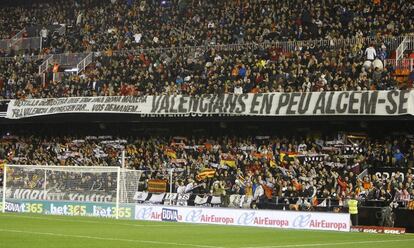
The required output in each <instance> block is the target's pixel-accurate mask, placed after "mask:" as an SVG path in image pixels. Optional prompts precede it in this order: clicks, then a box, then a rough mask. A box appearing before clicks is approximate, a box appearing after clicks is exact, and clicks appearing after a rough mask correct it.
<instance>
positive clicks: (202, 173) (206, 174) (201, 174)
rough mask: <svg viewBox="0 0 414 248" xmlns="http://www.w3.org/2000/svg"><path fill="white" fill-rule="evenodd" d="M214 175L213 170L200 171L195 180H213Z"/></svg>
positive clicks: (214, 171)
mask: <svg viewBox="0 0 414 248" xmlns="http://www.w3.org/2000/svg"><path fill="white" fill-rule="evenodd" d="M215 174H216V170H215V169H211V168H205V169H203V170H201V171H200V172H199V173H198V175H197V179H198V180H204V179H206V178H213V177H214V175H215Z"/></svg>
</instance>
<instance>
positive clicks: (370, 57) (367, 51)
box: [365, 44, 377, 61]
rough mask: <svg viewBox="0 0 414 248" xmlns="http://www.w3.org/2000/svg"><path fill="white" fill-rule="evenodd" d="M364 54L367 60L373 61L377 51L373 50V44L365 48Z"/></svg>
mask: <svg viewBox="0 0 414 248" xmlns="http://www.w3.org/2000/svg"><path fill="white" fill-rule="evenodd" d="M365 55H366V56H367V60H369V61H374V59H375V57H376V56H377V52H376V51H375V48H374V45H373V44H371V45H370V46H369V47H368V48H367V49H365Z"/></svg>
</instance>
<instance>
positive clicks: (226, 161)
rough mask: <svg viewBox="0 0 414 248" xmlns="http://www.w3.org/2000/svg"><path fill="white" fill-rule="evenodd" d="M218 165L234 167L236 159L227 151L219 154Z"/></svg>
mask: <svg viewBox="0 0 414 248" xmlns="http://www.w3.org/2000/svg"><path fill="white" fill-rule="evenodd" d="M220 165H227V166H229V167H232V168H236V159H235V158H234V157H233V156H232V155H230V154H228V153H223V154H221V160H220Z"/></svg>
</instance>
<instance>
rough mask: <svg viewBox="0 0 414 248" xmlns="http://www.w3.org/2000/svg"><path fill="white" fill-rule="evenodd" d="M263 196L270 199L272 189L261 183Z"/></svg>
mask: <svg viewBox="0 0 414 248" xmlns="http://www.w3.org/2000/svg"><path fill="white" fill-rule="evenodd" d="M262 187H263V190H264V193H265V196H266V197H267V199H269V200H271V199H272V194H273V189H272V188H270V187H269V186H267V185H266V184H264V183H263V184H262Z"/></svg>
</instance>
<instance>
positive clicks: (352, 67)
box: [0, 43, 404, 99]
mask: <svg viewBox="0 0 414 248" xmlns="http://www.w3.org/2000/svg"><path fill="white" fill-rule="evenodd" d="M377 51H378V52H377V54H378V56H377V57H378V58H381V59H382V60H383V59H385V58H386V57H387V50H386V47H385V45H382V47H377ZM381 56H382V57H381ZM366 57H367V55H366V54H365V53H364V47H363V44H361V43H358V44H356V45H354V46H353V47H352V48H350V50H347V49H346V48H343V49H336V48H331V49H328V48H325V49H320V48H314V47H303V48H302V50H298V51H295V52H282V51H280V49H276V48H274V47H270V48H263V47H259V48H256V49H254V50H251V51H250V50H249V49H241V50H239V51H234V50H233V51H231V50H230V51H217V50H216V49H207V50H200V51H196V52H195V53H179V52H178V51H175V50H171V51H170V52H159V51H158V52H147V53H140V54H136V55H134V54H131V53H123V54H121V53H118V54H113V55H111V56H108V55H106V54H98V55H97V56H96V57H95V63H94V64H92V65H91V66H90V67H89V68H88V69H87V70H85V71H84V72H82V73H81V74H80V75H76V74H71V75H69V74H68V75H66V76H63V77H62V79H61V80H60V81H53V80H51V81H47V82H45V83H43V81H42V78H41V76H40V75H38V74H37V73H36V72H35V71H37V70H38V68H37V63H36V61H33V60H30V59H25V58H18V59H14V63H9V61H4V62H0V68H1V71H0V93H1V97H2V98H4V99H15V98H18V99H24V98H47V97H71V96H114V95H158V94H184V95H197V94H206V93H209V94H212V93H216V94H219V93H236V94H241V93H257V92H260V93H266V92H298V91H299V92H309V91H346V90H393V89H400V88H404V87H401V86H400V85H399V84H398V83H397V81H396V80H395V79H394V78H393V77H392V72H393V71H394V68H392V67H391V66H390V65H388V66H387V67H385V68H384V67H383V63H382V61H381V60H380V59H377V60H376V61H374V63H372V64H371V63H370V62H368V64H367V62H366V61H367V58H366ZM374 65H375V66H374ZM52 74H53V72H50V74H49V75H52Z"/></svg>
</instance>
